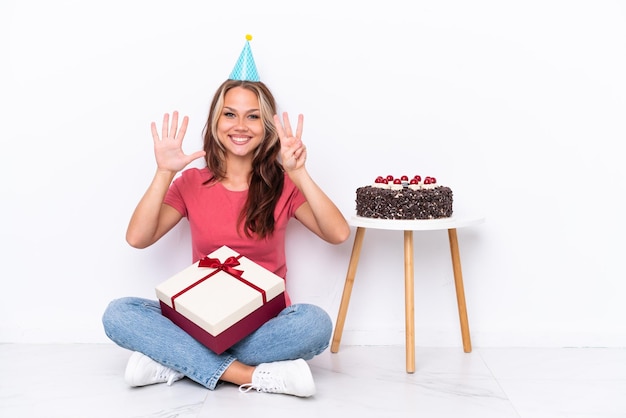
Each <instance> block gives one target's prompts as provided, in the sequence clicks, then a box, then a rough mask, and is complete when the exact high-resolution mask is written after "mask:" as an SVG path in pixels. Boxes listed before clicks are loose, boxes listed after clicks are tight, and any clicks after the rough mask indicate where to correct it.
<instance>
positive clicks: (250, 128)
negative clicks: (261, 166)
mask: <svg viewBox="0 0 626 418" xmlns="http://www.w3.org/2000/svg"><path fill="white" fill-rule="evenodd" d="M263 136H264V127H263V120H262V119H261V110H260V108H259V100H258V98H257V96H256V94H255V93H254V92H253V91H251V90H248V89H245V88H242V87H234V88H232V89H230V90H228V92H227V93H226V94H225V95H224V106H223V108H222V112H221V113H220V115H219V117H218V120H217V138H218V140H219V142H220V143H221V144H222V146H223V147H224V149H225V150H226V152H227V154H231V155H235V156H239V157H246V156H250V157H251V156H252V155H253V153H254V150H255V149H256V148H257V147H258V146H259V144H261V142H262V141H263Z"/></svg>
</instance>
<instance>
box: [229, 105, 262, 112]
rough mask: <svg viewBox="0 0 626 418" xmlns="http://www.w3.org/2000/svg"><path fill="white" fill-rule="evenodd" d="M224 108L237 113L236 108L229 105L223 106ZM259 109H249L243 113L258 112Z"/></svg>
mask: <svg viewBox="0 0 626 418" xmlns="http://www.w3.org/2000/svg"><path fill="white" fill-rule="evenodd" d="M224 109H225V110H230V111H231V112H233V113H238V111H237V109H235V108H232V107H229V106H224ZM260 111H261V110H260V109H250V110H248V111H247V112H245V113H254V112H260Z"/></svg>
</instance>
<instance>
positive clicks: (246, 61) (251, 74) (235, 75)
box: [228, 35, 261, 81]
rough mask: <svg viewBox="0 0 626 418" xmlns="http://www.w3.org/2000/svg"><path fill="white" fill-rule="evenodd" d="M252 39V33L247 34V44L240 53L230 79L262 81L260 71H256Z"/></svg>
mask: <svg viewBox="0 0 626 418" xmlns="http://www.w3.org/2000/svg"><path fill="white" fill-rule="evenodd" d="M251 40H252V35H246V44H245V45H244V46H243V51H241V54H240V55H239V59H238V60H237V63H236V64H235V68H233V71H232V72H231V73H230V76H229V77H228V78H229V79H230V80H242V81H261V79H260V78H259V73H257V71H256V65H255V64H254V58H253V57H252V50H251V49H250V41H251Z"/></svg>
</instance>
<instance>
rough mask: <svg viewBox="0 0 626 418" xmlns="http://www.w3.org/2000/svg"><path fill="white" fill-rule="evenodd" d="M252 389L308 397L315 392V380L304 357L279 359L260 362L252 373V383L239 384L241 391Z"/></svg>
mask: <svg viewBox="0 0 626 418" xmlns="http://www.w3.org/2000/svg"><path fill="white" fill-rule="evenodd" d="M250 389H256V390H257V392H268V393H284V394H287V395H295V396H300V397H303V398H306V397H309V396H313V395H314V394H315V382H313V375H311V370H310V369H309V365H308V364H307V363H306V361H304V360H303V359H298V360H288V361H277V362H274V363H261V364H259V365H258V366H257V367H256V369H255V370H254V373H253V374H252V383H246V384H245V385H241V386H239V390H240V391H241V392H248V391H249V390H250Z"/></svg>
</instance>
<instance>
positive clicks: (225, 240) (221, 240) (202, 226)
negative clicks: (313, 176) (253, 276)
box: [165, 168, 306, 303]
mask: <svg viewBox="0 0 626 418" xmlns="http://www.w3.org/2000/svg"><path fill="white" fill-rule="evenodd" d="M209 178H210V172H209V170H208V168H201V169H199V168H189V169H187V170H185V171H183V172H182V173H181V175H180V176H179V177H177V178H176V179H175V180H174V181H173V182H172V185H171V186H170V188H169V190H168V192H167V194H166V196H165V203H166V204H168V205H170V206H172V207H173V208H174V209H176V210H177V211H178V212H180V214H181V215H183V216H184V217H186V218H187V219H188V221H189V226H190V230H191V245H192V262H194V263H195V262H196V261H198V260H199V259H201V258H202V257H204V256H205V255H207V254H209V253H211V252H213V251H215V250H216V249H218V248H219V247H221V246H222V245H226V246H228V247H230V248H232V249H233V250H235V251H237V252H238V253H240V254H242V255H244V256H246V257H247V258H249V259H250V260H252V261H254V262H255V263H257V264H259V265H261V266H263V267H265V268H266V269H268V270H269V271H271V272H273V273H275V274H276V275H278V276H280V277H282V278H284V279H286V277H287V264H286V260H285V231H286V229H287V223H288V221H289V219H290V218H292V217H293V216H294V214H295V212H296V209H298V207H300V205H302V204H303V203H304V202H306V199H305V198H304V195H302V193H300V190H298V188H297V187H296V186H295V184H293V182H292V181H291V180H290V179H289V177H288V176H287V175H286V174H285V183H284V186H283V192H282V194H281V196H280V198H279V199H278V202H277V204H276V209H275V211H274V219H275V227H274V233H273V234H272V235H271V236H270V237H266V238H264V239H262V240H257V239H254V238H252V239H251V238H248V237H247V236H246V235H245V234H244V233H243V231H242V229H241V228H242V226H237V218H238V217H239V213H240V212H241V208H242V207H243V205H244V203H245V201H246V198H247V196H248V191H247V190H245V191H240V192H234V191H230V190H228V189H226V188H225V187H224V186H222V184H221V183H215V184H212V185H205V184H203V183H204V182H205V181H206V180H208V179H209ZM237 229H239V233H237ZM285 296H287V295H286V293H285ZM287 302H288V303H289V298H288V297H287Z"/></svg>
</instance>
